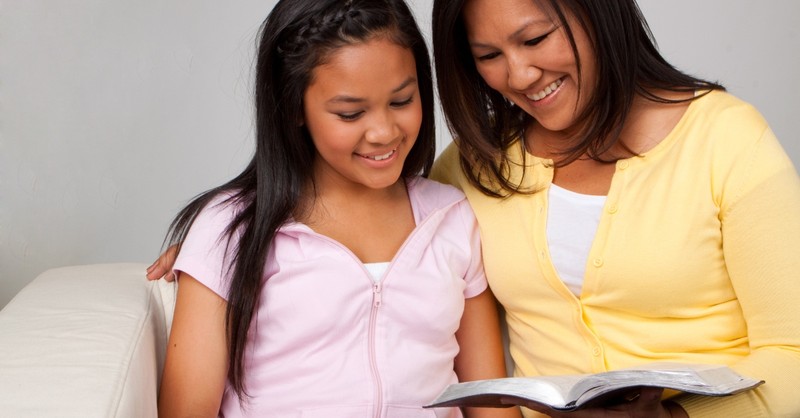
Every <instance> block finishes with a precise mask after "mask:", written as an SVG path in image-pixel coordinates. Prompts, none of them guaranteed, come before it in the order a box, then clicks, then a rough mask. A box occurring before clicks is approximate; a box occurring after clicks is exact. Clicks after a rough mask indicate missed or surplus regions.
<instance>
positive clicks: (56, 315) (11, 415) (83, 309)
mask: <svg viewBox="0 0 800 418" xmlns="http://www.w3.org/2000/svg"><path fill="white" fill-rule="evenodd" d="M145 267H146V266H145V265H144V264H131V263H128V264H97V265H86V266H74V267H64V268H58V269H53V270H48V271H46V272H44V273H42V274H41V275H40V276H39V277H37V278H36V279H35V280H34V281H33V282H31V283H30V284H28V285H27V286H26V287H25V288H24V289H22V291H20V293H19V294H17V295H16V296H15V297H14V299H12V300H11V302H9V303H8V305H6V307H5V308H3V310H2V311H0V416H2V417H5V418H39V417H42V418H44V417H48V418H49V417H58V418H70V417H75V418H78V417H79V418H94V417H96V418H112V417H114V418H116V417H120V418H121V417H131V418H147V417H156V416H157V411H156V395H157V393H158V383H159V379H160V376H161V370H162V367H163V364H164V352H165V348H166V341H167V336H168V334H169V326H170V324H171V321H172V311H173V308H174V306H175V284H174V283H167V282H164V281H163V280H159V281H157V282H148V281H147V280H146V279H145V277H144V274H145Z"/></svg>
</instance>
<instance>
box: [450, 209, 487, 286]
mask: <svg viewBox="0 0 800 418" xmlns="http://www.w3.org/2000/svg"><path fill="white" fill-rule="evenodd" d="M458 211H459V214H460V215H461V218H462V219H463V220H464V229H465V231H467V234H468V235H467V238H468V239H469V248H470V252H471V254H472V257H471V261H470V264H469V267H468V269H467V273H466V276H465V277H464V280H465V281H466V282H467V287H466V288H465V289H464V297H465V298H467V299H469V298H472V297H475V296H478V295H479V294H481V293H483V291H484V290H486V288H488V287H489V286H488V284H487V282H486V274H485V273H484V271H483V256H482V254H481V236H480V231H479V229H478V220H477V219H475V214H474V213H473V212H472V208H471V207H470V206H469V203H467V200H466V199H465V200H463V201H461V202H459V204H458Z"/></svg>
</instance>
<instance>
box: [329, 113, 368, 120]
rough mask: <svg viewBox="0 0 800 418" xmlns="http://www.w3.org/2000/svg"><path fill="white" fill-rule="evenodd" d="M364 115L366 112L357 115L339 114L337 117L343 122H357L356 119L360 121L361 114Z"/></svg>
mask: <svg viewBox="0 0 800 418" xmlns="http://www.w3.org/2000/svg"><path fill="white" fill-rule="evenodd" d="M362 113H364V112H355V113H337V114H336V116H338V117H339V119H341V120H344V121H352V120H356V119H358V118H359V117H361V114H362Z"/></svg>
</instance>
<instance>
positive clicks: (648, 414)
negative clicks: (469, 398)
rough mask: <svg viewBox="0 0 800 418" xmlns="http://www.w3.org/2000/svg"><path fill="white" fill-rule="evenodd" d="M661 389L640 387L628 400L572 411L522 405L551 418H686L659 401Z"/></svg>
mask: <svg viewBox="0 0 800 418" xmlns="http://www.w3.org/2000/svg"><path fill="white" fill-rule="evenodd" d="M662 392H663V389H660V388H649V387H642V388H641V389H640V391H639V392H638V395H636V394H635V395H636V396H633V397H629V399H631V400H630V401H626V402H624V403H620V404H615V405H613V406H608V407H597V408H587V409H582V410H579V411H573V412H558V411H553V410H552V409H549V408H543V407H542V406H541V405H539V404H529V405H522V406H525V407H528V408H530V409H533V410H534V411H538V412H541V413H543V414H546V415H549V416H551V417H553V418H688V417H689V415H688V414H686V411H684V410H683V408H681V407H680V406H678V404H676V403H673V402H670V401H665V402H662V401H661V394H662Z"/></svg>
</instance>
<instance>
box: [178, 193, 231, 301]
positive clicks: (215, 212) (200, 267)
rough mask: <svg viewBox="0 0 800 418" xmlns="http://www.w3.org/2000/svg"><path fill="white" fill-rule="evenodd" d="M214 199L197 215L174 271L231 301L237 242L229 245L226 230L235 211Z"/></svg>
mask: <svg viewBox="0 0 800 418" xmlns="http://www.w3.org/2000/svg"><path fill="white" fill-rule="evenodd" d="M220 201H221V199H214V200H213V201H212V202H211V203H209V204H208V206H206V207H205V208H203V210H202V211H201V212H200V213H199V214H198V215H197V218H196V219H195V221H194V223H193V224H192V226H191V228H190V229H189V233H188V234H187V236H186V239H185V240H184V242H183V245H182V246H181V251H180V253H179V254H178V258H177V259H176V260H175V265H174V267H173V269H174V270H175V274H176V276H177V274H178V273H179V272H183V273H186V274H188V275H190V276H192V277H193V278H194V279H195V280H197V281H199V282H200V283H202V284H203V285H205V286H206V287H208V288H209V289H211V290H212V291H213V292H214V293H216V294H218V295H219V296H221V297H222V298H223V299H225V300H227V299H228V283H229V278H230V272H229V265H230V262H231V258H230V256H231V255H232V254H233V251H232V248H233V246H234V245H235V241H231V242H230V245H228V243H229V241H228V236H227V234H226V233H225V230H226V229H227V227H228V224H229V223H230V222H231V220H232V218H233V216H234V208H233V206H231V205H229V204H220Z"/></svg>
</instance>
